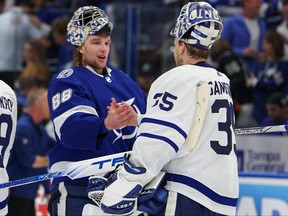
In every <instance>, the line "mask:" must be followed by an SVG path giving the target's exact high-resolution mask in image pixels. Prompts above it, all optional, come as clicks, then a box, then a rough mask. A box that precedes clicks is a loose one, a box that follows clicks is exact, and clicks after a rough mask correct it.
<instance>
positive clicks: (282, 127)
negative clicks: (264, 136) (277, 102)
mask: <svg viewBox="0 0 288 216" xmlns="http://www.w3.org/2000/svg"><path fill="white" fill-rule="evenodd" d="M271 132H288V125H275V126H265V127H251V128H238V129H235V134H236V135H245V134H259V133H271Z"/></svg>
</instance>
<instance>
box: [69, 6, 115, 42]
mask: <svg viewBox="0 0 288 216" xmlns="http://www.w3.org/2000/svg"><path fill="white" fill-rule="evenodd" d="M112 29H113V25H112V23H111V22H109V18H108V16H107V15H106V13H105V12H104V11H103V10H101V9H100V8H98V7H95V6H84V7H80V8H79V9H78V10H77V11H75V13H74V15H73V17H72V18H71V20H70V22H69V23H68V25H67V31H68V34H67V41H68V42H69V43H70V44H72V45H75V46H82V45H83V43H84V41H85V40H86V38H87V37H88V36H89V35H95V34H97V33H99V34H100V33H105V34H110V33H111V31H112Z"/></svg>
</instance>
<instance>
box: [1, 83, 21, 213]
mask: <svg viewBox="0 0 288 216" xmlns="http://www.w3.org/2000/svg"><path fill="white" fill-rule="evenodd" d="M16 124H17V100H16V96H15V93H14V91H13V90H12V89H11V87H10V86H8V85H7V84H6V83H4V82H3V81H2V80H0V183H4V182H7V181H8V180H9V177H8V174H7V170H6V167H7V163H8V160H9V157H10V150H11V149H12V146H13V143H14V139H15V132H16ZM8 194H9V190H8V188H4V189H1V190H0V215H6V214H7V213H8V207H7V203H8Z"/></svg>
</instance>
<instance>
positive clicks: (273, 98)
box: [266, 92, 287, 108]
mask: <svg viewBox="0 0 288 216" xmlns="http://www.w3.org/2000/svg"><path fill="white" fill-rule="evenodd" d="M266 104H274V105H277V106H279V107H281V108H284V107H285V106H286V105H287V100H286V98H285V97H284V95H283V94H282V93H281V92H275V93H273V94H271V95H270V96H269V97H268V99H267V100H266Z"/></svg>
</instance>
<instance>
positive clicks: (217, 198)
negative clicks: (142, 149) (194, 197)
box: [166, 173, 238, 207]
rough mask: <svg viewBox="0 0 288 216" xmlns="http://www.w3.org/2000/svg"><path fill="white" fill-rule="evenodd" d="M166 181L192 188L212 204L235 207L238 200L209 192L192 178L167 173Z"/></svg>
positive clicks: (209, 190) (208, 189)
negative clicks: (212, 202)
mask: <svg viewBox="0 0 288 216" xmlns="http://www.w3.org/2000/svg"><path fill="white" fill-rule="evenodd" d="M166 180H167V181H172V182H178V183H181V184H185V185H188V186H189V187H192V188H194V189H195V190H197V191H199V192H200V193H202V194H204V195H205V196H207V197H208V198H209V199H211V200H213V201H214V202H217V203H219V204H222V205H228V206H233V207H236V205H237V202H238V198H230V197H225V196H221V195H220V194H217V193H216V192H214V191H213V190H211V189H210V188H208V187H207V186H205V185H204V184H202V183H201V182H199V181H197V180H195V179H193V178H190V177H188V176H183V175H179V174H172V173H167V174H166Z"/></svg>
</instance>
